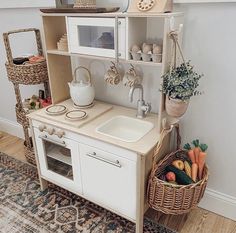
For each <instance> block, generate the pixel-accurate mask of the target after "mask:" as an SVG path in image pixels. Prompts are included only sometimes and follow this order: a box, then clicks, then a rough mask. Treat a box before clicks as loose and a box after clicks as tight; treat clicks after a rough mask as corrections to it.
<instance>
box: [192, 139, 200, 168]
mask: <svg viewBox="0 0 236 233" xmlns="http://www.w3.org/2000/svg"><path fill="white" fill-rule="evenodd" d="M192 144H193V145H194V146H195V148H194V149H193V151H194V155H195V162H196V163H197V164H198V156H199V153H200V151H201V149H200V147H199V144H200V142H199V140H198V139H196V140H194V141H193V142H192Z"/></svg>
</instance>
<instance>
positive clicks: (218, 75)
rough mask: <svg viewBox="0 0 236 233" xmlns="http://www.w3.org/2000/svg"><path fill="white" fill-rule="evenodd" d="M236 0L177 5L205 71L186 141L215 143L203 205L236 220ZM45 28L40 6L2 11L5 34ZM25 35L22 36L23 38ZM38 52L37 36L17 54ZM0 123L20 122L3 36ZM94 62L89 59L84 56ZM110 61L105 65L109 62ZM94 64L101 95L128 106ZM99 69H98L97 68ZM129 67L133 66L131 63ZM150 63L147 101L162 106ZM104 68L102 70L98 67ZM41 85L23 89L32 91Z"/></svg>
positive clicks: (189, 49)
mask: <svg viewBox="0 0 236 233" xmlns="http://www.w3.org/2000/svg"><path fill="white" fill-rule="evenodd" d="M235 7H236V4H233V3H218V4H182V5H177V6H176V9H177V10H181V11H184V12H185V14H186V16H185V27H184V50H185V54H186V57H187V58H189V59H191V60H192V63H193V64H195V65H196V68H197V70H199V71H200V72H203V73H204V74H205V77H204V79H203V80H202V89H203V90H204V91H205V94H204V95H203V96H201V97H197V98H194V99H193V100H192V101H191V105H190V108H189V110H188V112H187V114H186V115H185V116H184V117H183V119H182V129H183V131H182V133H183V142H186V141H191V140H192V139H193V138H197V137H198V138H199V139H201V140H202V141H204V142H205V143H207V144H208V145H209V155H208V159H207V162H208V164H209V167H210V171H211V177H210V181H209V186H208V188H209V190H208V193H207V195H206V197H207V198H206V199H205V200H204V201H203V202H202V206H203V207H205V208H208V209H210V210H212V211H215V212H217V213H220V214H222V215H225V216H227V217H231V218H233V219H235V220H236V216H235V215H236V185H235V184H234V183H235V182H234V177H235V170H234V169H235V168H234V165H235V164H236V156H235V155H234V150H233V148H234V141H235V132H234V131H235V130H236V127H235V123H234V120H235V119H236V108H235V107H234V105H235V104H234V102H235V100H236V91H235V90H234V88H235V86H236V79H235V77H234V76H236V74H235V73H236V71H235V68H234V67H235V64H234V63H235V54H236V45H235V38H236V27H234V26H233V25H234V22H235V21H236V14H235V10H234V9H235ZM32 26H33V27H37V28H41V22H40V16H39V12H38V10H37V9H28V10H26V9H15V10H13V9H9V10H0V33H1V34H2V33H3V32H5V31H8V30H12V29H17V28H24V27H32ZM19 40H20V39H19ZM25 48H29V49H28V50H27V51H28V52H32V51H34V46H33V45H31V39H29V40H28V39H24V41H23V42H20V41H17V44H16V45H15V47H14V51H16V54H20V53H22V52H23V53H25V52H27V51H26V50H25ZM0 54H1V56H0V127H1V119H7V120H10V121H12V122H13V123H14V122H15V113H14V104H15V96H14V92H13V87H12V85H11V84H10V83H9V82H8V80H7V77H6V72H5V67H4V62H5V52H4V47H3V43H2V38H1V37H0ZM84 62H85V63H86V64H88V61H84ZM108 65H109V64H108V63H105V68H107V67H108ZM90 68H91V70H92V73H93V74H94V77H95V84H96V89H97V90H98V91H97V97H98V98H99V99H102V100H106V101H110V102H112V103H118V104H123V105H128V106H135V104H133V105H131V104H130V103H128V89H126V88H123V87H122V86H121V85H120V86H118V87H115V88H109V87H108V86H106V85H104V82H103V80H102V79H103V76H102V72H101V70H104V69H105V68H104V65H103V64H102V63H101V62H99V61H94V62H93V63H92V64H91V65H90ZM97 68H98V69H97ZM126 69H127V67H126ZM154 69H156V70H151V69H149V68H145V70H143V71H144V74H145V75H144V85H145V100H147V101H149V102H152V105H153V107H154V110H157V104H158V100H156V96H158V95H159V93H158V88H159V82H160V78H159V77H158V76H157V75H156V74H155V73H153V71H155V72H156V73H157V72H158V68H154ZM98 70H100V71H98ZM34 92H35V89H33V88H32V89H30V90H26V89H24V90H23V93H24V95H25V96H30V95H31V94H33V93H34Z"/></svg>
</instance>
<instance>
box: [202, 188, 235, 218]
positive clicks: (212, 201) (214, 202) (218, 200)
mask: <svg viewBox="0 0 236 233" xmlns="http://www.w3.org/2000/svg"><path fill="white" fill-rule="evenodd" d="M199 207H201V208H203V209H206V210H209V211H211V212H214V213H216V214H219V215H221V216H224V217H226V218H230V219H232V220H234V221H236V197H232V196H229V195H226V194H224V193H220V192H218V191H215V190H213V189H207V190H206V193H205V195H204V198H203V199H202V201H201V202H200V204H199Z"/></svg>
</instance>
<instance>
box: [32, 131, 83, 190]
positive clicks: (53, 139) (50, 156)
mask: <svg viewBox="0 0 236 233" xmlns="http://www.w3.org/2000/svg"><path fill="white" fill-rule="evenodd" d="M34 135H35V142H36V149H37V156H38V159H39V165H40V172H41V175H42V176H43V177H44V178H45V179H46V180H49V181H51V182H53V183H55V184H57V185H59V186H61V187H63V188H65V189H69V190H70V191H72V192H76V193H82V184H81V174H80V173H81V172H80V159H79V144H78V143H77V142H75V141H73V140H71V139H68V138H65V137H63V138H62V139H59V138H58V137H57V136H55V135H48V134H47V133H46V132H40V131H39V130H38V129H37V128H34Z"/></svg>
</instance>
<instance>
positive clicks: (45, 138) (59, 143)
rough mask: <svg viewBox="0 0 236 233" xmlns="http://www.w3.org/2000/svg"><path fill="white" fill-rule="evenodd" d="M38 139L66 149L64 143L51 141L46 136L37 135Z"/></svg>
mask: <svg viewBox="0 0 236 233" xmlns="http://www.w3.org/2000/svg"><path fill="white" fill-rule="evenodd" d="M39 138H40V139H42V140H45V141H47V142H51V143H53V144H56V145H58V146H62V147H66V143H65V142H64V141H63V142H57V141H55V140H53V139H50V138H48V137H47V136H46V135H45V136H42V135H39Z"/></svg>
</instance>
